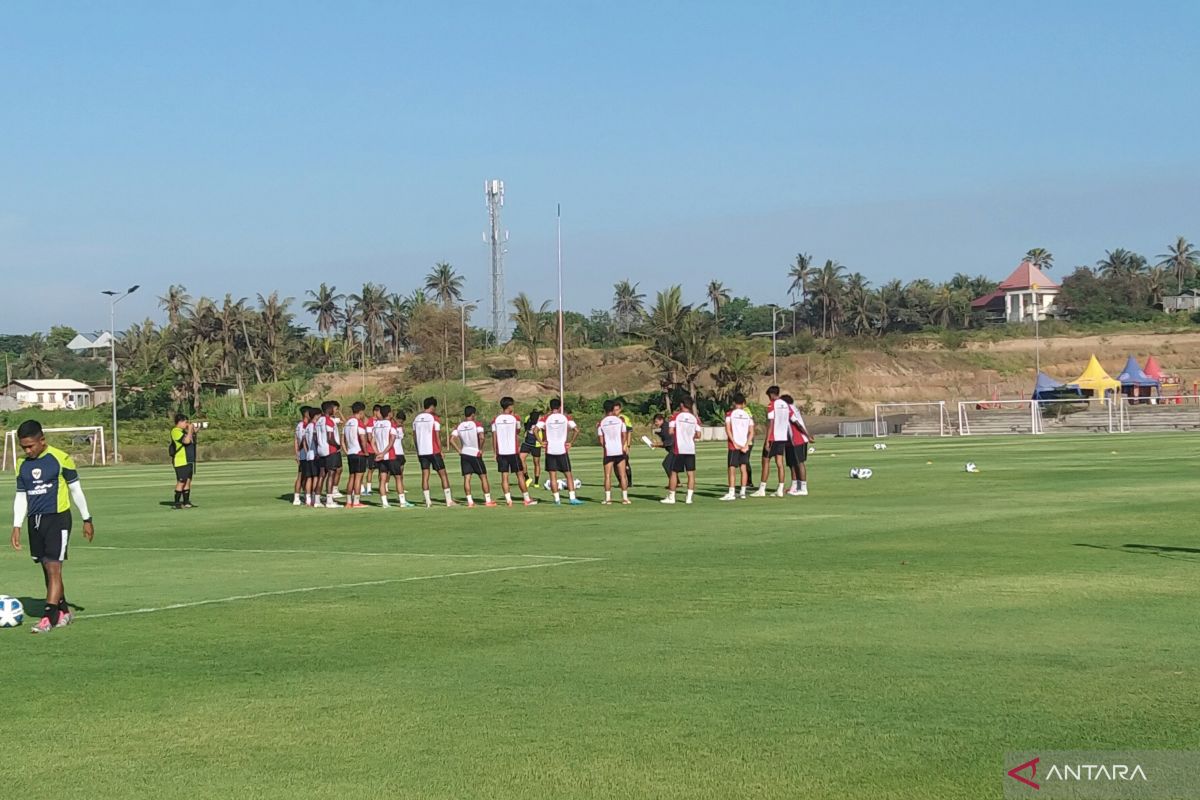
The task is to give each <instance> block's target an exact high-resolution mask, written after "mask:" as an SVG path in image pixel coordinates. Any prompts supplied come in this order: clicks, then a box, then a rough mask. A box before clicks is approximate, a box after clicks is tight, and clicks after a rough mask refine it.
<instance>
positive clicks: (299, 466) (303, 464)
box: [292, 406, 308, 506]
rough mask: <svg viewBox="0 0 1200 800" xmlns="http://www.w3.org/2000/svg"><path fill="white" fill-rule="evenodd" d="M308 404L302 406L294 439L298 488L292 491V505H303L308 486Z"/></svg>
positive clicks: (293, 447)
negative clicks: (303, 497)
mask: <svg viewBox="0 0 1200 800" xmlns="http://www.w3.org/2000/svg"><path fill="white" fill-rule="evenodd" d="M307 428H308V406H300V421H299V422H297V423H296V434H295V436H294V437H293V439H292V450H293V452H294V453H295V455H296V488H295V489H294V490H293V493H292V505H294V506H299V505H303V504H304V501H303V500H302V499H301V498H302V496H303V495H304V493H305V487H307V486H308V444H307V442H306V430H307Z"/></svg>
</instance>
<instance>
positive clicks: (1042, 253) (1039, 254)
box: [1023, 247, 1054, 269]
mask: <svg viewBox="0 0 1200 800" xmlns="http://www.w3.org/2000/svg"><path fill="white" fill-rule="evenodd" d="M1023 260H1024V261H1028V262H1029V263H1030V264H1032V265H1033V266H1035V267H1037V268H1038V269H1050V268H1051V267H1053V266H1054V254H1053V253H1051V252H1050V251H1049V250H1047V249H1046V248H1044V247H1033V248H1030V250H1029V251H1028V252H1026V253H1025V258H1024V259H1023Z"/></svg>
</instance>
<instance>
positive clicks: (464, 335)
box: [458, 300, 482, 386]
mask: <svg viewBox="0 0 1200 800" xmlns="http://www.w3.org/2000/svg"><path fill="white" fill-rule="evenodd" d="M481 302H482V300H472V301H471V302H470V303H463V304H462V305H461V306H459V311H460V312H461V313H462V324H461V325H460V327H459V329H458V330H459V333H460V334H461V338H462V385H463V386H466V385H467V306H468V305H469V306H471V308H472V309H474V308H475V307H476V306H478V305H479V303H481Z"/></svg>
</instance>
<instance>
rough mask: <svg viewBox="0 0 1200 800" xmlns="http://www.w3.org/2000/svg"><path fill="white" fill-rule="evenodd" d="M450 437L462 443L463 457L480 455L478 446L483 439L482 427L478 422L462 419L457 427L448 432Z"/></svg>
mask: <svg viewBox="0 0 1200 800" xmlns="http://www.w3.org/2000/svg"><path fill="white" fill-rule="evenodd" d="M450 435H451V436H452V437H454V438H455V439H458V441H460V442H461V443H462V454H463V455H464V456H477V455H479V453H480V450H479V444H480V441H481V440H482V438H483V426H482V425H480V424H479V421H478V420H474V419H464V420H463V421H462V422H460V423H458V427H457V428H455V429H454V430H452V431H450Z"/></svg>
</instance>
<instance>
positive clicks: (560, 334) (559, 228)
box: [556, 203, 564, 403]
mask: <svg viewBox="0 0 1200 800" xmlns="http://www.w3.org/2000/svg"><path fill="white" fill-rule="evenodd" d="M556 228H557V235H558V401H559V402H560V403H562V402H564V400H563V383H564V381H563V299H562V203H559V204H558V214H557V220H556Z"/></svg>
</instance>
